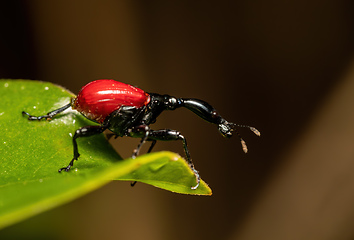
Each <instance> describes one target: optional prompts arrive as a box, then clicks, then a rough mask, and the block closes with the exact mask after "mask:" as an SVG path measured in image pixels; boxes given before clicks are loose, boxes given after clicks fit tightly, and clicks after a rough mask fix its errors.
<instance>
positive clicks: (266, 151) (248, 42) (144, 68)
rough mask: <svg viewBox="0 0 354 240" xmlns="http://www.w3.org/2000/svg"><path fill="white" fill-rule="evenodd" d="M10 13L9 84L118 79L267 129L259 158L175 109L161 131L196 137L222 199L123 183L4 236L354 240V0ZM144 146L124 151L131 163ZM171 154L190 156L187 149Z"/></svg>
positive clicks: (54, 6)
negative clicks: (190, 100)
mask: <svg viewBox="0 0 354 240" xmlns="http://www.w3.org/2000/svg"><path fill="white" fill-rule="evenodd" d="M0 10H1V14H0V29H1V38H0V52H1V55H0V56H1V58H0V77H1V78H25V79H40V80H43V81H50V82H54V83H58V84H60V85H63V86H65V87H67V88H68V89H70V90H72V91H73V92H76V93H77V92H78V91H79V89H80V88H81V87H82V86H83V85H84V84H86V83H87V82H89V81H92V80H95V79H116V80H119V81H122V82H125V83H130V84H132V85H136V86H139V87H141V88H142V89H144V90H146V91H148V92H158V93H168V94H171V95H174V96H181V97H195V98H200V99H203V100H206V101H208V102H209V103H211V104H212V105H213V106H214V107H215V108H216V109H218V110H219V112H220V113H221V114H222V115H223V116H224V117H225V118H226V119H228V120H229V121H233V122H236V123H240V124H249V125H252V126H255V127H257V128H258V129H259V130H260V131H261V133H262V136H261V138H257V137H256V136H254V135H253V134H252V133H251V132H249V131H247V130H244V129H241V130H240V133H241V134H242V136H243V138H244V139H245V140H246V142H247V144H248V147H249V153H248V154H246V155H245V154H244V153H243V152H242V149H241V145H240V143H239V140H238V139H237V137H235V138H233V139H230V140H227V139H223V138H222V137H221V136H220V135H219V134H218V132H217V130H216V128H215V126H212V125H210V124H208V123H206V122H204V121H202V120H200V119H199V118H198V117H196V116H195V115H193V114H192V113H191V112H188V111H187V110H177V111H175V112H168V113H165V114H163V115H162V116H161V117H160V118H159V119H158V122H157V123H156V124H155V125H153V128H156V129H157V128H172V129H177V130H179V131H181V132H182V133H183V134H184V135H185V136H186V137H187V139H188V142H189V148H190V151H191V154H192V158H193V160H194V163H195V165H196V168H197V169H198V170H199V171H200V174H201V176H202V178H203V179H204V180H205V181H206V182H208V183H209V184H210V186H211V188H212V189H213V192H214V194H213V196H211V197H195V196H184V195H177V194H173V193H170V192H167V191H163V190H160V189H157V188H154V187H151V186H148V185H144V184H137V185H136V187H134V188H131V187H130V186H129V183H126V182H112V183H110V184H108V185H107V186H105V187H103V188H102V189H99V190H97V191H95V192H93V193H90V194H88V195H86V196H84V197H82V198H80V199H78V200H76V201H74V202H71V203H69V204H66V205H64V206H62V207H59V208H57V209H54V210H51V211H49V212H46V213H43V214H40V215H38V216H35V217H33V218H31V219H28V220H26V221H24V222H21V223H19V224H16V225H14V226H11V227H8V228H6V229H4V230H2V231H0V238H1V239H32V238H33V239H78V238H79V239H98V238H101V239H237V240H244V239H252V240H253V239H272V240H278V239H354V147H353V146H354V126H353V122H354V110H353V103H354V94H353V93H354V61H353V60H354V59H353V56H354V55H353V53H354V51H353V50H354V44H353V40H354V18H353V10H354V9H353V3H352V1H344V0H322V1H314V0H313V1H302V0H289V1H281V0H270V1H257V0H256V1H218V2H211V1H114V0H103V1H87V0H86V1H83V0H77V1H39V0H38V1H36V0H32V1H11V2H10V1H7V2H6V4H5V3H4V2H2V3H1V4H0ZM44 111H46V110H44ZM53 137H55V136H53ZM138 141H139V140H136V139H135V140H134V139H118V140H117V141H115V145H116V147H117V149H118V151H119V152H121V153H122V155H123V156H124V157H129V155H130V154H131V150H132V149H133V148H134V147H135V146H136V144H137V143H138ZM127 149H129V150H127ZM130 149H131V150H130ZM157 150H171V151H175V152H179V153H181V154H183V148H182V145H181V144H180V143H158V144H157V146H156V149H155V151H157Z"/></svg>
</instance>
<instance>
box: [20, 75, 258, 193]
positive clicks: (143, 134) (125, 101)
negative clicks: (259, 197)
mask: <svg viewBox="0 0 354 240" xmlns="http://www.w3.org/2000/svg"><path fill="white" fill-rule="evenodd" d="M70 107H71V108H72V109H75V110H77V111H78V112H80V113H81V114H82V115H84V116H85V117H86V118H88V119H89V120H91V121H93V122H96V123H99V124H100V125H95V126H85V127H81V128H79V129H77V130H76V131H75V134H74V136H73V139H72V141H73V149H74V154H73V159H72V160H71V161H70V163H69V165H68V166H66V167H63V168H60V169H59V170H58V171H59V172H62V171H63V170H64V171H66V172H68V171H69V170H70V169H71V168H72V167H73V165H74V161H75V160H78V158H79V156H80V154H79V151H78V145H77V142H76V139H77V138H80V137H89V136H92V135H95V134H100V133H102V132H103V131H105V130H106V129H109V130H110V131H112V132H113V134H114V135H115V136H116V137H124V136H127V137H133V138H140V139H141V141H140V143H139V145H138V146H137V148H136V149H135V150H134V151H133V153H132V158H135V157H136V156H137V155H138V154H139V151H140V149H141V147H142V145H143V144H144V143H145V142H146V141H149V142H151V145H150V148H149V149H148V151H147V152H148V153H149V152H151V150H152V149H153V147H154V146H155V144H156V141H177V140H179V141H181V142H182V144H183V148H184V152H185V155H186V158H187V162H188V164H189V167H190V168H191V170H192V171H193V173H194V175H195V178H196V182H197V184H196V185H195V186H192V187H191V188H192V189H196V188H198V186H199V184H200V176H199V173H198V171H197V170H196V169H195V167H194V164H193V162H192V159H191V157H190V153H189V150H188V147H187V141H186V139H185V137H184V136H183V135H182V134H181V133H180V132H178V131H176V130H172V129H160V130H153V129H151V128H150V124H153V123H154V122H155V121H156V118H157V117H158V116H159V115H160V114H161V113H162V112H163V111H165V110H175V109H177V108H180V107H184V108H187V109H189V110H190V111H192V112H194V113H195V114H196V115H198V116H199V117H201V118H203V119H204V120H206V121H208V122H210V123H213V124H216V125H217V127H218V130H219V132H220V133H221V135H222V136H224V137H226V138H230V137H231V136H232V135H233V133H236V134H237V135H238V137H239V138H240V140H241V144H242V149H243V151H244V152H245V153H246V152H247V146H246V143H245V141H244V140H243V139H242V138H241V136H240V135H239V134H238V133H237V132H236V131H235V128H236V127H245V128H248V129H250V130H251V131H252V132H254V133H255V134H256V135H258V136H260V132H259V131H258V130H257V129H256V128H254V127H250V126H246V125H238V124H235V123H231V122H228V121H226V120H225V119H224V118H223V117H221V116H220V115H219V113H218V112H217V111H216V110H215V109H214V108H213V107H212V106H211V105H210V104H208V103H207V102H205V101H203V100H199V99H195V98H176V97H172V96H169V95H160V94H157V93H147V92H144V91H143V90H141V89H139V88H137V87H134V86H132V85H129V84H125V83H122V82H118V81H115V80H96V81H93V82H90V83H88V84H86V85H85V86H84V87H82V89H81V90H80V92H79V94H78V95H77V96H76V97H74V98H71V102H70V103H68V104H66V105H65V106H63V107H61V108H58V109H56V110H54V111H51V112H49V113H47V114H46V115H43V116H38V117H36V116H32V115H30V114H29V113H27V112H25V111H23V112H22V114H23V115H27V116H28V120H41V119H46V120H51V119H52V118H53V117H54V116H55V115H57V114H58V113H61V112H63V111H64V110H66V109H68V108H70Z"/></svg>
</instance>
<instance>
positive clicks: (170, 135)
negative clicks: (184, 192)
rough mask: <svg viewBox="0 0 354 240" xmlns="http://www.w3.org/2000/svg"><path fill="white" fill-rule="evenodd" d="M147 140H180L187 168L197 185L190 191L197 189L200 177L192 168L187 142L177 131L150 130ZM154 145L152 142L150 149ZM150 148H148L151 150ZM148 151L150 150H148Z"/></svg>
mask: <svg viewBox="0 0 354 240" xmlns="http://www.w3.org/2000/svg"><path fill="white" fill-rule="evenodd" d="M148 140H152V141H155V142H156V140H159V141H176V140H181V141H182V144H183V148H184V152H185V154H186V157H187V162H188V165H189V167H190V168H191V170H192V171H193V173H194V176H195V179H196V182H197V184H196V185H195V186H193V187H191V188H192V189H197V188H198V186H199V184H200V176H199V173H198V171H197V170H196V169H195V168H194V164H193V162H192V159H191V156H190V153H189V150H188V146H187V141H186V138H185V137H184V136H183V135H182V134H181V133H180V132H178V131H176V130H171V129H160V130H150V133H149V136H148ZM154 145H155V143H154V142H153V144H152V147H153V146H154ZM152 147H150V148H151V149H152ZM149 150H150V149H149Z"/></svg>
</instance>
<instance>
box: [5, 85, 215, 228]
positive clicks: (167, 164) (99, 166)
mask: <svg viewBox="0 0 354 240" xmlns="http://www.w3.org/2000/svg"><path fill="white" fill-rule="evenodd" d="M0 96H1V100H2V101H1V104H0V125H1V130H2V131H1V135H0V153H1V155H0V156H1V157H0V159H1V168H0V228H3V227H5V226H8V225H10V224H12V223H15V222H18V221H20V220H23V219H25V218H27V217H30V216H33V215H35V214H38V213H40V212H43V211H45V210H48V209H51V208H53V207H56V206H58V205H61V204H64V203H66V202H68V201H71V200H73V199H75V198H77V197H80V196H82V195H84V194H86V193H88V192H90V191H93V190H95V189H97V188H98V187H100V186H103V185H104V184H106V183H108V182H109V181H110V180H113V179H120V180H129V181H140V182H145V183H148V184H151V185H154V186H156V187H159V188H162V189H166V190H169V191H172V192H177V193H183V194H194V195H211V190H210V188H209V187H208V185H207V184H206V183H205V182H203V181H202V182H201V184H200V186H199V187H198V189H196V190H192V189H190V187H191V186H194V185H195V183H196V181H195V177H194V175H193V173H192V171H191V170H190V168H189V167H188V165H187V163H186V161H185V160H184V159H182V158H181V157H180V156H179V155H178V154H175V153H171V152H158V153H152V154H146V155H143V156H140V157H138V158H136V159H127V160H122V158H121V157H120V156H119V155H118V154H117V153H116V151H115V150H114V149H113V148H112V147H111V145H110V144H109V143H108V141H107V140H106V139H105V137H104V136H103V135H102V134H101V135H96V136H92V137H88V138H80V139H78V145H79V151H80V153H81V157H80V158H79V161H75V163H74V168H73V169H72V170H71V171H70V172H63V173H60V174H59V173H58V169H59V168H61V167H65V166H67V164H68V163H69V161H70V160H71V159H72V155H73V152H72V151H73V150H72V148H73V147H72V138H71V137H72V135H71V134H72V133H74V131H75V130H76V129H78V128H80V127H82V126H85V125H94V123H93V122H91V121H89V120H87V119H86V118H84V117H83V116H82V115H81V114H79V113H77V112H76V111H73V110H67V111H65V112H64V113H62V114H60V115H58V116H56V117H55V118H54V119H53V120H51V121H45V120H42V121H28V120H27V118H26V117H24V116H22V115H21V112H22V111H23V110H24V111H27V112H29V113H30V114H32V115H36V116H39V115H43V114H46V113H47V112H49V111H51V110H54V109H56V108H59V107H61V106H64V105H65V104H67V103H68V102H69V101H70V98H71V97H72V96H73V94H72V93H70V92H68V91H67V90H65V89H63V88H61V87H59V86H56V85H54V84H51V83H46V82H38V81H26V80H0Z"/></svg>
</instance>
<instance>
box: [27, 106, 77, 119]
mask: <svg viewBox="0 0 354 240" xmlns="http://www.w3.org/2000/svg"><path fill="white" fill-rule="evenodd" d="M69 107H71V103H68V104H66V105H65V106H63V107H61V108H58V109H56V110H54V111H51V112H49V113H47V114H46V115H43V116H38V117H36V116H32V115H31V114H29V113H28V112H25V111H22V115H27V116H28V120H41V119H42V118H44V119H46V120H48V119H52V118H53V117H54V116H55V115H57V114H58V113H61V112H63V111H65V110H66V109H68V108H69Z"/></svg>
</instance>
